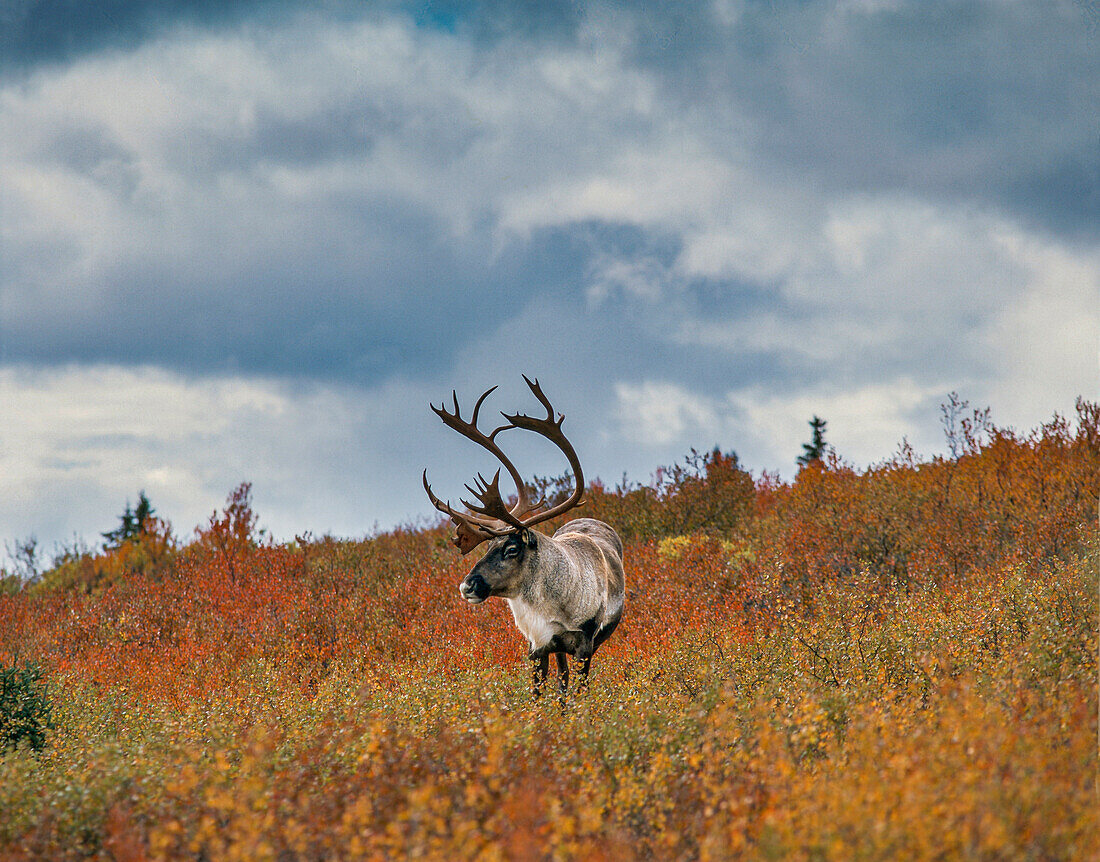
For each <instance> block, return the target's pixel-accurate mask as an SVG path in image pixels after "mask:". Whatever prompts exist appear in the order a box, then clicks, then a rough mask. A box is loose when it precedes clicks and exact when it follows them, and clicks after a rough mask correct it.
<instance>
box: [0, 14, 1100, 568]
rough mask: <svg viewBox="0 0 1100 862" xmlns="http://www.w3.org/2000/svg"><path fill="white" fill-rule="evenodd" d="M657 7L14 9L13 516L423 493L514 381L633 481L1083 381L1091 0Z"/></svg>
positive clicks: (374, 508)
mask: <svg viewBox="0 0 1100 862" xmlns="http://www.w3.org/2000/svg"><path fill="white" fill-rule="evenodd" d="M639 5H641V4H635V3H614V2H593V3H582V2H579V0H577V2H558V3H555V2H538V3H530V4H524V3H519V2H515V0H510V2H507V1H506V0H501V2H491V0H487V2H482V3H463V2H434V0H425V2H415V3H357V2H351V0H322V2H317V0H311V2H303V0H267V2H264V0H251V2H249V0H217V2H213V0H201V2H200V0H193V2H187V0H165V2H160V3H145V2H135V0H100V2H97V3H88V2H84V0H52V2H51V0H2V2H0V406H2V420H0V485H2V487H0V539H3V540H4V541H7V542H11V541H13V540H15V539H17V538H24V537H26V536H28V535H31V534H34V535H35V536H37V537H38V539H39V541H40V543H42V544H43V545H45V546H46V547H47V548H49V547H50V545H51V544H52V543H54V542H58V541H66V540H71V539H72V537H73V536H83V537H84V538H85V539H86V540H88V541H89V542H92V541H96V540H98V538H99V533H100V532H101V531H103V530H107V529H110V528H111V527H113V526H115V523H116V517H115V516H116V515H117V514H118V513H119V512H120V511H121V509H122V508H123V506H124V504H125V503H126V501H127V500H130V501H131V502H133V501H134V500H135V499H136V496H137V492H138V491H139V490H140V489H144V490H145V491H146V492H147V494H148V495H149V497H150V498H151V499H152V501H153V504H154V505H155V506H156V507H157V508H158V510H159V511H160V513H162V514H163V515H165V516H167V517H168V518H169V519H170V520H171V521H172V522H173V524H174V525H175V527H176V530H177V532H178V533H181V534H184V535H186V534H189V533H190V531H191V530H192V528H193V527H194V526H195V525H196V524H198V523H200V522H201V521H203V520H205V518H206V517H207V516H208V515H209V514H210V512H211V511H212V510H213V509H214V508H215V507H218V506H220V504H221V503H222V501H224V499H225V496H226V494H227V493H228V492H229V490H230V489H231V488H233V487H234V486H235V485H236V484H237V483H239V482H240V481H242V480H250V481H252V482H253V489H254V498H255V502H256V507H257V510H258V511H259V513H260V516H261V521H262V523H263V524H264V525H266V526H267V527H268V528H269V529H271V531H272V532H273V533H274V534H275V535H277V536H279V537H290V536H293V535H294V534H295V533H300V532H303V531H306V530H311V531H313V532H314V533H315V534H321V533H325V532H333V533H335V534H337V535H351V536H355V535H362V534H364V533H366V532H369V531H371V530H372V529H374V528H375V527H376V526H381V527H388V526H391V525H393V524H396V523H399V522H403V521H415V520H416V519H419V518H425V517H427V515H428V514H429V513H430V512H431V508H430V505H429V504H428V502H427V500H426V498H425V497H424V495H423V492H422V490H421V488H420V470H421V469H422V467H424V466H428V467H429V468H430V475H431V476H432V479H433V483H434V485H435V487H436V489H437V490H438V491H439V492H440V493H442V494H444V495H457V493H458V492H459V490H460V489H461V481H463V480H466V479H468V478H469V477H470V476H471V475H472V472H473V471H474V469H476V468H484V467H486V466H488V464H487V463H486V462H485V460H484V459H482V458H481V457H479V455H478V453H477V451H476V447H474V446H473V445H472V444H469V443H466V442H464V441H461V440H459V439H458V438H457V435H455V434H453V432H450V431H448V430H447V429H446V428H444V427H443V426H442V424H441V423H440V422H439V421H438V420H437V419H436V418H435V417H434V416H433V415H432V414H431V413H430V412H429V410H428V402H429V401H430V400H434V401H436V402H437V403H438V402H439V401H440V400H441V399H442V398H443V397H444V396H445V395H449V393H450V390H451V389H452V388H457V389H458V391H459V394H460V396H462V397H464V398H465V399H466V400H467V401H468V402H472V401H473V399H474V398H476V396H477V394H478V393H480V392H481V390H482V389H484V388H487V387H488V386H490V385H492V384H494V383H500V384H501V388H500V390H498V393H497V394H496V395H494V396H493V400H492V401H491V402H490V406H492V405H495V406H496V407H497V408H500V409H508V410H513V409H516V408H523V409H528V410H533V409H534V406H535V405H534V404H533V402H532V399H531V397H530V395H529V393H527V392H526V390H525V388H524V386H523V383H522V380H521V378H520V373H521V372H525V373H527V374H529V375H535V376H538V377H539V378H540V379H541V381H542V383H543V386H544V388H545V389H546V391H547V392H548V394H549V395H550V397H551V398H552V399H553V400H554V401H555V402H556V404H557V406H558V407H559V408H560V409H561V410H562V411H563V412H565V413H566V414H567V416H568V419H567V421H566V424H565V428H566V430H567V432H568V433H569V434H570V436H571V437H572V439H573V440H574V442H575V443H576V446H577V449H578V450H579V452H580V454H581V457H582V460H583V461H584V463H585V465H586V469H587V470H588V471H589V472H590V473H591V474H592V475H599V476H602V477H604V478H605V479H607V480H610V481H615V480H617V479H619V478H621V476H622V475H623V474H624V472H625V473H627V474H629V475H630V476H631V477H632V478H636V479H643V480H645V479H648V478H649V476H650V475H651V473H652V472H653V470H654V468H656V467H657V466H658V465H660V464H667V463H670V462H672V461H674V460H676V459H678V458H680V457H681V456H682V455H684V454H685V453H686V452H687V451H688V450H689V449H690V448H691V447H696V448H700V449H702V448H710V447H713V446H715V445H719V446H721V447H722V448H723V449H724V450H727V451H728V450H735V451H736V452H737V453H738V454H739V455H740V456H741V459H742V461H743V462H744V463H745V464H746V465H747V466H748V467H750V468H751V469H753V470H754V471H755V472H756V473H759V471H760V470H762V469H770V470H779V471H781V472H782V473H783V474H784V475H786V476H790V475H792V474H793V472H794V458H795V457H796V456H797V455H798V453H799V451H800V444H801V443H802V442H804V441H805V440H806V439H807V437H808V426H807V421H808V420H809V419H810V417H811V416H812V415H814V414H818V415H820V416H822V417H824V418H825V419H826V420H827V421H828V423H829V425H828V438H829V440H830V442H832V443H833V444H834V445H835V446H836V448H837V449H838V451H839V452H840V453H841V454H842V455H844V456H845V457H846V458H848V459H849V460H851V461H852V462H853V463H855V464H857V465H861V466H865V465H867V464H870V463H872V462H874V461H876V460H879V459H881V458H884V457H886V456H888V455H889V454H890V453H891V452H892V451H893V450H894V449H895V448H896V447H897V444H898V443H899V441H901V439H902V438H903V437H907V438H908V439H909V440H910V441H911V442H912V444H913V445H914V446H915V447H916V448H917V450H918V451H919V452H922V453H924V454H931V453H934V452H938V451H942V450H943V448H944V446H943V442H942V432H941V430H940V425H939V411H938V405H939V404H940V403H942V402H943V401H944V400H945V399H946V397H947V394H948V393H949V392H951V391H953V390H954V391H957V392H958V393H959V394H960V395H961V396H962V397H963V398H966V399H968V400H969V401H970V402H971V403H972V404H975V405H982V406H986V405H988V406H990V407H991V408H992V411H993V416H994V419H995V420H996V421H998V422H999V423H1000V424H1004V425H1011V426H1014V427H1016V428H1019V429H1026V428H1030V427H1032V426H1034V425H1035V424H1037V423H1038V422H1040V421H1042V420H1044V419H1047V418H1049V417H1050V416H1051V414H1052V413H1053V412H1054V411H1061V412H1071V411H1072V408H1073V403H1074V399H1075V397H1076V396H1077V395H1082V394H1083V395H1087V396H1089V397H1096V390H1097V385H1096V384H1097V350H1096V348H1097V338H1098V323H1097V302H1096V300H1097V296H1098V288H1100V120H1098V116H1100V115H1098V114H1097V110H1096V106H1097V105H1098V104H1100V4H1098V3H1097V2H1094V0H1041V1H1040V0H1036V2H1022V0H1021V2H1010V0H973V2H962V0H951V2H941V0H820V2H818V1H817V0H801V2H789V0H741V2H737V0H728V2H713V3H668V4H647V5H652V6H654V7H656V6H660V11H643V10H641V9H639V8H637V7H638V6H639ZM515 433H518V432H515ZM502 439H507V438H502ZM509 446H512V447H513V448H514V450H515V451H517V453H518V457H519V459H520V461H521V465H522V468H523V469H526V470H529V471H531V472H537V473H541V474H549V473H554V474H556V473H558V472H561V470H562V469H563V465H562V464H561V463H560V458H557V457H555V453H554V452H553V451H551V450H550V448H549V447H548V446H542V447H540V446H538V445H533V444H531V443H530V441H519V440H513V441H512V442H511V443H509Z"/></svg>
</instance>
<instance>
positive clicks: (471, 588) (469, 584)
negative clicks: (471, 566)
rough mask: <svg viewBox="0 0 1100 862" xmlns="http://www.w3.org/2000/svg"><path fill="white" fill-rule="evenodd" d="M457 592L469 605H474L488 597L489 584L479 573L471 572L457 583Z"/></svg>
mask: <svg viewBox="0 0 1100 862" xmlns="http://www.w3.org/2000/svg"><path fill="white" fill-rule="evenodd" d="M458 592H459V595H461V596H462V598H464V599H465V600H466V601H468V602H469V603H470V604H471V605H476V604H480V603H481V602H483V601H485V600H486V599H487V598H489V585H488V584H487V583H486V582H485V578H483V577H481V575H475V574H473V573H471V574H469V575H467V576H466V577H465V578H463V580H462V583H461V584H459V585H458Z"/></svg>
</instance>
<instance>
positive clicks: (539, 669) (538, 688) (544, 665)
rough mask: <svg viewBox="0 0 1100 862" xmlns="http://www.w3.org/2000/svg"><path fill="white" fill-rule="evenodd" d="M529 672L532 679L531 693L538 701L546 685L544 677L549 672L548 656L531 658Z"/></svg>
mask: <svg viewBox="0 0 1100 862" xmlns="http://www.w3.org/2000/svg"><path fill="white" fill-rule="evenodd" d="M531 671H532V677H533V687H532V690H531V693H532V694H533V695H534V696H535V698H536V699H538V698H539V697H541V695H542V688H543V686H544V685H545V684H546V676H547V674H548V673H549V671H550V656H548V655H546V654H545V653H543V654H542V655H537V656H536V655H533V656H531Z"/></svg>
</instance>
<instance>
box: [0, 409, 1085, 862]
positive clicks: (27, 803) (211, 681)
mask: <svg viewBox="0 0 1100 862" xmlns="http://www.w3.org/2000/svg"><path fill="white" fill-rule="evenodd" d="M1096 418H1097V414H1096V410H1095V408H1094V407H1093V406H1092V405H1089V404H1087V403H1084V402H1082V404H1081V405H1079V409H1078V416H1077V419H1076V423H1075V424H1074V425H1072V426H1071V425H1070V424H1069V423H1068V422H1065V421H1063V420H1060V419H1056V420H1055V421H1053V422H1052V423H1048V424H1047V425H1045V426H1042V427H1041V428H1040V429H1037V430H1036V431H1035V432H1032V433H1030V434H1017V433H1015V432H1009V431H1002V430H998V429H995V428H993V427H992V425H991V424H989V423H985V424H981V425H979V424H973V425H971V426H969V427H970V428H971V429H972V432H973V433H970V432H968V433H969V438H967V436H966V435H961V436H960V438H959V441H958V443H959V445H958V446H957V448H956V451H955V453H954V454H953V455H952V456H951V457H948V458H933V459H928V460H922V459H920V458H918V457H917V456H916V455H915V454H913V453H912V452H910V451H908V450H907V449H906V448H905V447H902V449H901V450H900V451H899V453H898V455H897V456H895V457H894V458H892V459H890V460H889V461H887V462H884V463H883V464H879V465H875V466H873V467H871V468H869V469H867V470H864V471H859V470H856V469H854V468H852V467H851V466H850V465H846V464H844V463H843V462H842V461H839V460H837V459H835V458H834V459H832V460H830V459H826V460H824V461H823V462H818V463H817V464H810V465H807V467H806V468H805V469H804V470H802V471H801V472H800V473H799V475H798V477H797V478H796V479H795V480H794V481H793V482H789V483H788V482H782V481H779V480H778V479H777V478H776V477H774V476H762V477H758V478H757V479H756V481H755V483H754V484H751V483H750V485H748V486H746V485H745V477H743V476H742V475H741V474H740V473H739V472H738V470H739V468H737V469H735V462H733V461H732V460H729V461H724V462H722V463H719V462H718V459H717V458H715V459H714V463H715V466H713V473H714V476H712V477H708V473H707V470H706V469H705V468H700V469H699V470H694V469H693V470H691V471H689V472H688V473H683V474H681V477H680V480H677V482H676V483H673V485H676V489H675V491H674V492H673V491H672V490H670V491H669V492H668V493H667V494H665V496H664V497H661V495H660V494H658V493H657V492H656V491H654V493H653V495H652V497H648V496H647V497H646V498H645V499H644V500H640V499H632V498H631V497H630V495H631V494H633V493H635V492H636V491H637V490H638V489H626V488H623V489H620V490H619V491H614V490H612V491H607V490H602V491H601V490H600V488H599V487H597V488H596V489H594V490H593V493H592V503H591V505H592V506H593V509H590V510H589V511H584V510H582V512H583V513H584V514H588V515H591V514H598V516H600V517H606V518H607V519H608V520H610V521H611V522H612V523H613V524H614V525H615V526H619V524H618V523H616V521H615V519H616V518H618V517H621V518H622V519H623V521H624V523H625V524H626V528H624V532H627V531H628V530H634V531H636V532H633V533H631V535H632V536H633V538H631V539H630V540H628V542H627V546H626V555H625V556H626V569H627V590H628V593H627V604H626V613H625V615H624V618H623V622H622V624H621V626H620V627H619V629H618V630H617V631H616V633H615V635H614V637H612V638H611V639H610V640H608V641H607V643H606V644H605V645H603V646H602V647H601V649H600V652H599V654H598V655H597V656H596V659H595V661H594V663H593V671H592V688H591V691H590V692H589V693H588V695H587V696H583V697H573V698H571V699H570V700H569V701H568V702H567V704H566V706H565V708H564V709H563V708H562V707H561V706H560V705H559V704H558V702H557V700H556V698H553V697H545V698H543V699H542V700H538V701H533V700H532V699H531V696H530V693H529V688H528V680H527V670H526V661H525V658H524V655H525V647H524V644H523V641H522V637H521V636H520V635H519V634H518V633H517V632H516V631H515V627H514V625H513V621H512V619H511V615H510V614H509V613H508V611H507V609H506V608H504V607H502V606H501V604H500V603H499V602H487V603H485V604H484V605H479V606H478V607H476V608H471V607H470V606H468V605H466V604H465V602H463V601H462V600H461V598H460V597H459V596H458V593H457V590H456V589H455V586H456V584H457V583H458V582H459V581H460V580H461V578H462V577H463V575H464V574H465V573H466V571H468V569H469V567H470V564H471V561H470V560H468V559H466V560H464V559H463V558H461V557H460V556H459V555H458V554H457V553H456V552H455V551H454V549H453V548H451V547H450V546H449V544H448V542H447V531H446V530H445V529H444V528H443V527H442V526H439V527H433V528H428V529H418V528H405V529H398V530H393V531H391V532H388V533H385V534H382V535H377V536H371V537H368V538H363V539H358V540H339V539H335V538H332V537H323V538H319V539H315V538H312V537H309V536H300V537H298V538H297V539H295V540H294V541H293V542H289V543H286V544H278V543H276V542H274V541H272V540H271V539H270V538H269V537H267V536H266V535H265V534H263V533H262V532H261V531H260V529H259V528H258V519H257V516H256V513H255V512H254V511H253V509H252V505H251V498H250V494H249V489H248V487H247V486H241V487H239V488H237V489H236V490H234V491H233V492H232V494H231V495H230V498H229V499H228V500H227V502H226V506H225V507H224V508H223V509H222V511H220V512H218V513H215V514H214V515H213V516H212V517H211V519H210V520H209V522H208V523H207V524H205V525H203V527H202V528H200V529H199V530H198V531H197V532H196V534H195V536H194V537H193V539H192V540H191V541H189V542H188V543H186V544H185V545H183V546H181V547H178V548H176V549H175V550H174V551H173V553H172V555H171V562H170V564H168V565H167V566H166V567H165V568H162V569H158V568H157V567H155V566H154V567H149V568H141V567H137V566H135V567H132V568H130V569H126V570H125V573H124V574H120V576H119V577H117V578H115V579H113V580H112V581H111V582H110V585H109V586H104V587H103V588H97V589H93V590H91V591H88V590H87V589H85V588H84V586H83V582H80V581H73V582H72V587H71V588H64V587H63V586H61V582H60V581H55V582H54V586H53V587H51V588H49V589H34V590H21V591H18V592H15V593H11V594H0V662H3V663H6V665H13V664H14V662H15V660H16V656H21V657H22V656H25V657H27V658H30V659H31V660H33V661H35V662H37V663H38V664H39V665H40V666H41V668H42V669H43V671H44V673H45V674H46V675H48V678H49V679H50V680H51V689H50V698H51V704H52V713H51V715H52V720H53V722H54V725H55V727H54V729H53V730H52V732H51V733H50V736H49V740H50V744H49V745H47V746H46V747H44V748H43V749H42V750H41V751H39V752H37V753H32V752H31V751H29V750H27V749H26V747H20V748H17V749H12V750H10V751H9V752H8V753H7V754H6V755H5V756H4V757H3V758H0V859H27V858H31V859H61V860H64V859H89V858H93V859H140V858H164V859H210V860H215V859H234V858H238V859H239V858H247V859H279V860H287V862H290V860H321V859H325V860H328V859H364V858H365V859H386V858H405V857H412V856H419V857H423V858H430V859H572V858H580V857H586V858H590V859H615V860H617V862H618V861H619V860H630V859H655V858H656V859H730V858H753V859H837V860H846V859H852V858H870V859H895V858H912V859H931V858H938V859H942V858H975V859H1083V858H1095V857H1096V856H1097V855H1098V854H1100V824H1098V822H1097V807H1096V805H1095V776H1096V774H1097V770H1098V763H1097V748H1096V739H1097V730H1098V728H1097V706H1098V705H1097V689H1096V678H1097V648H1098V644H1097V630H1098V619H1097V605H1096V595H1097V575H1096V572H1097V542H1098V530H1097V527H1096V522H1095V500H1096V495H1097V492H1098V491H1100V480H1098V470H1097V463H1098V459H1100V455H1098V453H1100V435H1098V433H1097V432H1098V425H1097V421H1096ZM968 439H969V442H967V441H968ZM711 458H712V456H707V462H706V463H710V460H711ZM710 478H714V479H715V481H713V482H711V481H710ZM688 479H690V480H691V481H687V480H688ZM663 481H664V480H663V479H661V480H660V482H663ZM660 482H655V483H654V486H655V487H656V486H657V485H659V484H660ZM668 487H669V488H670V489H671V488H672V485H669V486H668ZM662 493H663V492H662ZM601 494H602V495H603V496H601ZM600 506H603V507H606V508H603V509H600V508H597V507H600ZM615 507H618V508H615ZM662 507H665V508H667V511H665V509H663V508H662ZM711 515H713V517H711ZM645 525H648V526H645ZM716 525H721V526H720V527H718V526H716ZM553 527H554V524H549V525H547V528H548V529H552V528H553ZM647 530H648V531H650V532H645V531H647ZM105 553H106V552H105ZM105 553H104V554H93V555H91V556H92V557H93V562H94V561H95V559H96V558H98V557H101V556H104V555H105ZM96 564H99V563H96ZM47 579H48V573H47Z"/></svg>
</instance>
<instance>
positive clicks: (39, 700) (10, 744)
mask: <svg viewBox="0 0 1100 862" xmlns="http://www.w3.org/2000/svg"><path fill="white" fill-rule="evenodd" d="M52 709H53V707H52V706H51V704H50V701H49V698H48V697H47V692H46V687H45V685H44V684H43V682H42V670H41V669H40V668H39V667H38V665H36V664H31V663H27V662H24V664H23V666H22V667H20V666H19V665H18V664H14V665H12V666H11V667H0V752H3V751H5V750H7V749H9V748H15V747H18V746H19V745H20V744H26V745H27V746H29V747H30V748H31V749H32V750H33V751H41V750H42V748H43V747H45V745H46V732H47V731H48V730H50V728H52V727H53V721H52V718H51V712H52Z"/></svg>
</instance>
